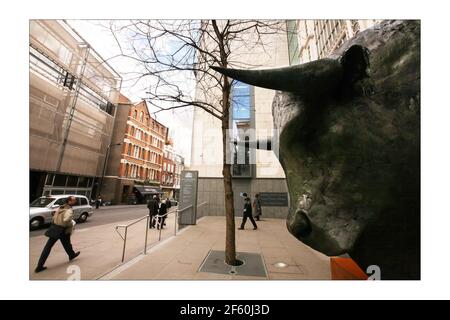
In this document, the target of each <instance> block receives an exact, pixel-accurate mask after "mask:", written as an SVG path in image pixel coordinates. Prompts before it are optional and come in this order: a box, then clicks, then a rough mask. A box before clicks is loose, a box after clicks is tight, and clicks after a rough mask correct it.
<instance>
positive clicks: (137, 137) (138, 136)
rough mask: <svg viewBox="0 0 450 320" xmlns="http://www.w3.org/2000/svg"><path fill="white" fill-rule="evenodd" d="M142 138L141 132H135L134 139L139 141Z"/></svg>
mask: <svg viewBox="0 0 450 320" xmlns="http://www.w3.org/2000/svg"><path fill="white" fill-rule="evenodd" d="M141 138H142V131H141V130H139V129H138V130H136V139H138V140H141Z"/></svg>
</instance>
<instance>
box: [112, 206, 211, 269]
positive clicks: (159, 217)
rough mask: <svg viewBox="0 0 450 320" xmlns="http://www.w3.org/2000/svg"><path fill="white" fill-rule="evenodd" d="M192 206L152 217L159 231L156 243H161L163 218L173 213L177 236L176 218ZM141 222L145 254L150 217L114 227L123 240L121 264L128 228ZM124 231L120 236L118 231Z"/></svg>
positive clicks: (145, 252) (123, 257) (146, 216)
mask: <svg viewBox="0 0 450 320" xmlns="http://www.w3.org/2000/svg"><path fill="white" fill-rule="evenodd" d="M206 203H207V202H203V203H201V204H199V205H197V208H199V207H200V206H202V205H205V204H206ZM192 207H193V206H192V205H190V206H187V207H185V208H183V209H175V210H171V211H169V212H167V213H166V214H163V215H159V214H158V215H155V216H154V217H153V219H155V220H156V224H155V225H156V227H157V228H158V229H159V236H158V241H161V231H162V227H163V225H162V224H163V221H164V220H163V219H162V218H164V217H167V216H168V215H169V214H171V213H175V220H174V223H173V224H174V235H175V236H176V235H177V224H178V216H179V214H180V213H181V212H183V211H186V210H187V209H190V208H192ZM142 220H146V223H145V242H144V254H147V239H148V230H149V223H150V216H149V215H148V214H147V215H145V216H143V217H142V218H139V219H137V220H135V221H133V222H131V223H129V224H119V225H117V226H116V228H115V230H116V232H117V234H118V235H119V236H120V237H121V238H122V240H123V248H122V262H124V260H125V251H126V246H127V237H128V228H129V227H131V226H133V225H135V224H137V223H139V222H141V221H142ZM121 228H123V229H125V231H124V234H123V235H122V234H121V233H120V231H119V229H121Z"/></svg>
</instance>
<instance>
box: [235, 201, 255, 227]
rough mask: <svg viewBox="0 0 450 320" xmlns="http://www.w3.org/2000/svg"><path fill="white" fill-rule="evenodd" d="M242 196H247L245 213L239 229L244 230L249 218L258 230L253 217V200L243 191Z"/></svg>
mask: <svg viewBox="0 0 450 320" xmlns="http://www.w3.org/2000/svg"><path fill="white" fill-rule="evenodd" d="M242 196H243V197H245V200H244V212H243V215H242V223H241V227H240V228H239V230H244V227H245V223H246V222H247V218H249V219H250V221H251V222H252V224H253V230H256V229H258V226H257V225H256V222H255V220H254V219H253V215H252V202H251V200H250V198H249V197H248V196H247V194H246V193H243V194H242Z"/></svg>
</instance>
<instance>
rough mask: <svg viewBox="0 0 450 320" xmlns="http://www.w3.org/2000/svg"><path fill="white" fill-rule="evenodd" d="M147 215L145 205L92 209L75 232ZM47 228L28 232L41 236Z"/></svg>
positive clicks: (32, 235)
mask: <svg viewBox="0 0 450 320" xmlns="http://www.w3.org/2000/svg"><path fill="white" fill-rule="evenodd" d="M147 213H148V209H147V207H146V206H145V205H126V206H105V207H100V208H99V209H95V208H94V214H93V215H92V216H91V217H89V218H88V220H87V221H86V222H85V223H79V224H77V226H76V229H77V230H83V229H86V228H92V227H96V226H100V225H104V224H109V223H114V222H122V221H127V220H134V219H138V218H141V217H143V216H144V215H146V214H147ZM47 228H48V226H44V227H43V228H41V229H38V230H34V231H30V237H36V236H41V235H44V234H45V231H46V230H47Z"/></svg>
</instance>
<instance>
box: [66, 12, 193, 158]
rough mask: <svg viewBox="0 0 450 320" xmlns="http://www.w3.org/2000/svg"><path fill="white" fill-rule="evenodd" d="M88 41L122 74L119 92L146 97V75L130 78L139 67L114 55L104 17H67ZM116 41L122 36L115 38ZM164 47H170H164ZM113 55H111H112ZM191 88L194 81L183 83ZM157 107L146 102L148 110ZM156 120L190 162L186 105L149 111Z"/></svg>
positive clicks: (136, 98)
mask: <svg viewBox="0 0 450 320" xmlns="http://www.w3.org/2000/svg"><path fill="white" fill-rule="evenodd" d="M67 22H68V23H69V24H70V25H71V26H72V27H73V28H74V29H75V30H76V31H77V32H78V33H79V34H80V35H81V36H82V37H83V38H84V39H85V40H86V41H87V42H89V44H90V45H91V46H92V48H94V50H95V51H97V52H98V53H99V54H100V55H101V56H102V58H103V59H105V60H108V63H109V64H110V65H111V66H112V67H113V68H114V69H115V70H116V71H117V72H118V73H119V74H120V75H121V76H122V78H123V79H124V80H123V84H122V90H121V91H122V93H123V94H124V95H125V96H127V97H128V98H129V99H130V100H131V101H133V102H138V101H140V100H141V99H143V98H147V94H146V91H148V87H149V85H151V82H150V81H151V80H150V79H145V78H144V79H141V80H140V81H139V82H137V83H136V81H135V80H134V79H135V78H136V75H135V74H133V72H136V71H139V69H140V67H141V66H139V65H137V64H136V62H134V63H133V62H132V61H131V60H130V59H126V58H123V57H117V55H119V54H120V49H119V46H118V45H117V42H116V40H115V39H114V37H113V35H112V34H111V32H110V31H109V30H108V29H107V28H105V27H104V26H105V25H107V24H108V23H109V22H108V21H107V20H103V21H96V20H68V21H67ZM118 40H119V42H123V41H126V39H123V38H122V39H121V38H119V39H118ZM161 46H167V47H169V44H167V43H163V42H162V43H161ZM167 50H170V48H168V49H167ZM113 57H114V58H113ZM187 85H189V86H191V87H192V88H194V87H195V83H192V82H191V83H189V84H187ZM156 110H157V109H156V108H155V107H152V106H150V110H149V111H150V112H155V111H156ZM152 116H153V117H155V118H156V119H157V120H158V121H160V122H161V123H163V124H164V125H165V126H167V127H168V128H169V135H170V136H171V137H172V139H173V141H174V148H175V151H176V152H177V153H179V154H181V155H182V156H183V157H184V158H185V163H186V164H189V163H190V154H191V137H192V110H189V109H187V108H183V109H174V110H167V111H163V112H158V113H157V114H155V115H152Z"/></svg>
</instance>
